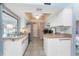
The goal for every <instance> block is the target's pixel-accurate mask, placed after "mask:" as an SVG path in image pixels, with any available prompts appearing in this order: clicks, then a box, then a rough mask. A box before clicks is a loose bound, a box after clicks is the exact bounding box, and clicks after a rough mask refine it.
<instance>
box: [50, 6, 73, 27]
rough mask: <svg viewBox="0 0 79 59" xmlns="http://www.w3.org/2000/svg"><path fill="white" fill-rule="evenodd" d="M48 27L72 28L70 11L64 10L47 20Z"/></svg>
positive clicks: (69, 9)
mask: <svg viewBox="0 0 79 59" xmlns="http://www.w3.org/2000/svg"><path fill="white" fill-rule="evenodd" d="M49 23H50V26H51V27H52V26H61V25H63V26H72V9H71V8H70V7H67V8H64V9H63V10H62V11H60V13H59V14H58V15H56V16H54V17H52V18H51V20H49Z"/></svg>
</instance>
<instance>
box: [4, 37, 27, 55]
mask: <svg viewBox="0 0 79 59" xmlns="http://www.w3.org/2000/svg"><path fill="white" fill-rule="evenodd" d="M27 46H28V39H26V37H24V38H22V39H19V40H15V41H12V40H5V42H4V56H22V55H23V54H24V52H25V49H26V48H27Z"/></svg>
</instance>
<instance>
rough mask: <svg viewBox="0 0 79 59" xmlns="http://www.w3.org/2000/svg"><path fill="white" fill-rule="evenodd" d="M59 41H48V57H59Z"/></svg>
mask: <svg viewBox="0 0 79 59" xmlns="http://www.w3.org/2000/svg"><path fill="white" fill-rule="evenodd" d="M58 49H59V41H58V39H55V38H54V39H52V38H51V39H48V44H47V55H48V56H58V51H59V50H58Z"/></svg>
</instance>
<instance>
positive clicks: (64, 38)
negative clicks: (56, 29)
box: [43, 34, 72, 56]
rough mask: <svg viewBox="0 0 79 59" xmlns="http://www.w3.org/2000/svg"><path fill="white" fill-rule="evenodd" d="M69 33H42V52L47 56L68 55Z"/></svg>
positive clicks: (69, 47)
mask: <svg viewBox="0 0 79 59" xmlns="http://www.w3.org/2000/svg"><path fill="white" fill-rule="evenodd" d="M71 39H72V36H71V34H44V41H43V42H44V52H45V54H46V55H47V56H70V55H71Z"/></svg>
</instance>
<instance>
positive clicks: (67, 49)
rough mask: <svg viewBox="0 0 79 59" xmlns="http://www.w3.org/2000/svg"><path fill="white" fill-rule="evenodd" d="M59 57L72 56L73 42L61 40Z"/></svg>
mask: <svg viewBox="0 0 79 59" xmlns="http://www.w3.org/2000/svg"><path fill="white" fill-rule="evenodd" d="M59 55H60V56H70V55H71V40H70V39H69V40H68V39H60V40H59Z"/></svg>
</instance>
